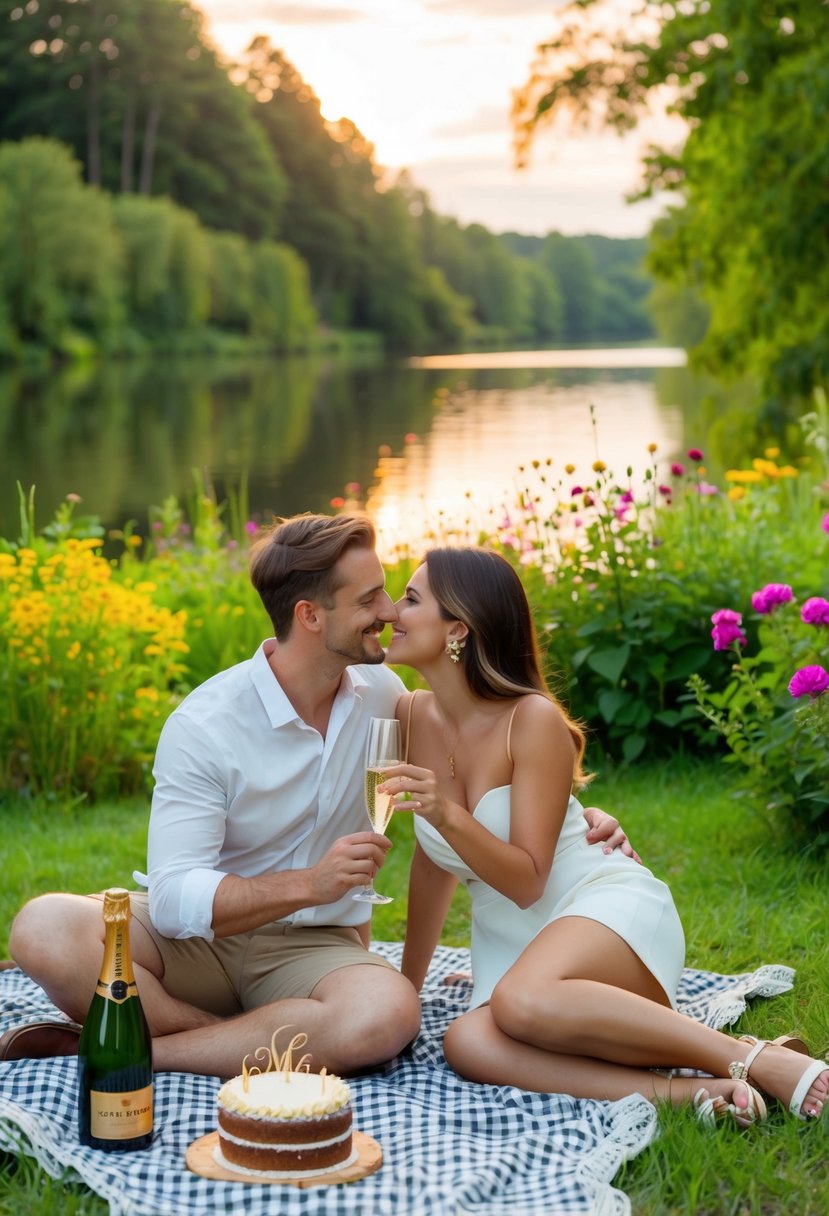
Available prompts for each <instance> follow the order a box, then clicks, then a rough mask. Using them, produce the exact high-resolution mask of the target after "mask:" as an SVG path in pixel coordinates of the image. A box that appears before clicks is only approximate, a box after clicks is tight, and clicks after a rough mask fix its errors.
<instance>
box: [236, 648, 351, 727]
mask: <svg viewBox="0 0 829 1216" xmlns="http://www.w3.org/2000/svg"><path fill="white" fill-rule="evenodd" d="M251 682H252V683H253V686H254V688H255V689H256V691H257V692H258V694H259V697H260V699H261V701H262V704H263V706H264V708H265V713H266V714H267V715H268V718H269V719H270V723H271V726H273V727H274V728H276V727H278V726H286V725H287V723H288V722H301V721H302V719H301V718H300V716H299V714H298V713H297V711H296V710H295V709H294V707H293V705H292V704H291V702H290V700H289V698H288V696H287V695H286V693H285V691H284V689H283V688H282V685H281V684H280V683H279V680H277V678H276V676H275V675H274V672H273V669H272V668H271V665H270V663H269V662H268V659H267V656H266V655H265V643H264V642H263V643H262V645H261V646H260V647H259V649H258V650H257V651H256V653H255V654H254V656H253V658H252V659H251ZM367 685H368V681H367V680H366V678H365V676H364V675H363V673H362V669H361V666H360V665H359V664H357V665H355V666H354V667H346V669H345V671H344V672H343V676H342V680H341V681H340V687H339V688H338V690H337V696H336V698H335V701H343V700H346V699H348V700H350V701H353V700H355V699H360V693H361V691H362V690H363V689H364V688H365V687H366V686H367Z"/></svg>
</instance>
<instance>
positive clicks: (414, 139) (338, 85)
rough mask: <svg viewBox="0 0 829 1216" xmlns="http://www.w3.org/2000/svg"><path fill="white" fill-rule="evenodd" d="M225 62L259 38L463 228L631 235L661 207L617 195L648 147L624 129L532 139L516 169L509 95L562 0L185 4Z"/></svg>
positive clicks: (210, 0)
mask: <svg viewBox="0 0 829 1216" xmlns="http://www.w3.org/2000/svg"><path fill="white" fill-rule="evenodd" d="M194 3H195V4H196V7H198V8H200V9H201V10H202V11H203V12H204V14H205V16H206V17H207V19H208V33H209V35H210V36H211V37H212V38H213V41H214V42H215V43H216V44H217V45H218V47H219V48H220V49H221V50H222V51H223V52H224V53H225V54H227V55H228V56H231V57H232V56H233V55H235V54H238V53H239V52H241V51H242V50H243V49H244V48H245V46H247V44H248V43H249V42H250V40H251V38H252V37H253V36H254V35H255V34H267V35H268V36H269V37H270V38H271V41H272V42H273V43H274V45H275V46H277V47H279V48H280V49H281V50H283V51H284V53H285V54H286V56H287V57H288V59H289V60H291V62H292V63H293V64H294V65H295V66H296V67H297V69H298V70H299V71H300V72H301V74H302V75H303V76H304V78H305V80H306V81H307V83H308V84H310V85H311V87H312V88H313V89H314V91H315V92H316V94H317V96H318V97H319V99H320V102H321V105H322V112H323V114H324V115H325V117H326V118H329V119H336V118H340V117H342V116H346V117H348V118H350V119H352V120H353V121H354V122H355V123H356V124H357V126H358V127H359V128H360V130H361V131H362V133H363V134H364V135H365V136H366V138H367V139H369V140H370V141H371V142H372V143H373V144H374V145H375V149H376V160H377V162H378V164H380V165H383V166H385V167H386V168H389V169H398V168H402V167H407V168H408V169H409V170H410V171H411V173H412V176H413V178H414V180H415V182H416V184H417V185H418V186H420V187H422V188H423V189H425V190H426V191H427V192H428V194H429V197H430V201H431V205H432V207H433V209H434V210H436V211H438V212H439V213H440V214H442V215H452V216H455V217H456V218H457V219H458V220H460V221H461V222H463V223H472V222H473V221H477V222H480V223H482V224H485V225H486V226H487V227H488V228H490V229H491V230H493V231H495V232H500V231H505V230H507V229H512V230H516V231H519V232H527V233H544V232H548V231H550V230H552V229H555V230H557V231H559V232H563V233H566V234H568V235H572V234H576V233H581V232H600V233H604V234H606V235H608V236H640V235H643V234H644V233H645V232H646V231H647V229H648V228H649V226H650V224H651V222H652V220H653V218H654V216H655V215H656V214H658V212H659V210H660V204H659V203H657V202H650V201H649V202H645V203H637V204H635V205H633V206H630V205H627V204H626V203H625V202H624V195H625V193H626V192H627V191H629V190H630V189H631V188H632V187H633V186H634V185H635V183H636V181H637V164H638V158H639V153H640V150H641V148H642V146H643V144H644V143H645V142H647V141H646V139H645V136H644V134H643V133H639V132H634V133H633V134H632V135H630V136H628V137H626V138H625V139H624V140H621V139H619V138H618V137H617V136H615V135H612V134H609V133H608V134H604V135H601V136H592V135H591V136H587V135H584V134H581V135H579V136H578V137H572V138H569V139H566V140H561V139H559V140H558V141H556V143H555V145H554V143H553V140H552V138H551V137H550V136H547V137H541V136H539V137H538V139H537V143H536V146H535V150H534V153H533V157H532V163H531V166H530V168H529V169H528V170H523V171H518V170H516V169H515V168H514V167H513V160H512V147H511V133H510V123H509V111H510V105H511V99H512V90H513V89H514V88H516V87H517V86H519V85H521V84H522V83H523V82H524V81H525V80H526V77H527V75H528V71H529V67H530V64H531V62H532V60H533V58H534V54H535V48H536V46H537V44H538V43H539V42H540V41H543V40H544V39H545V38H548V37H549V36H550V35H551V33H552V30H553V13H554V11H555V9H556V8H560V7H562V0H342V2H341V0H296V2H295V3H280V0H247V2H245V3H239V0H194Z"/></svg>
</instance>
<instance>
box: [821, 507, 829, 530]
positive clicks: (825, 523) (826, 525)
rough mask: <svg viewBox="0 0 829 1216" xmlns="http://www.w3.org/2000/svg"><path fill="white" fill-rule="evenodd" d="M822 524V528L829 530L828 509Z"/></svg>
mask: <svg viewBox="0 0 829 1216" xmlns="http://www.w3.org/2000/svg"><path fill="white" fill-rule="evenodd" d="M820 526H821V528H823V531H824V532H829V511H827V512H826V514H825V515H824V517H823V522H822V523H821V525H820Z"/></svg>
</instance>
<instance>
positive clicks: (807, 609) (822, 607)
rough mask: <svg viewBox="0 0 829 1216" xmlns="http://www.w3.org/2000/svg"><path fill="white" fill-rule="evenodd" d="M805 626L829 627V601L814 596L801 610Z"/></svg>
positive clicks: (801, 617)
mask: <svg viewBox="0 0 829 1216" xmlns="http://www.w3.org/2000/svg"><path fill="white" fill-rule="evenodd" d="M800 619H801V621H802V622H803V624H804V625H829V600H824V599H822V598H821V597H820V596H819V595H813V596H812V598H811V599H809V600H807V601H806V603H805V604H804V605H803V607H802V608H801V609H800Z"/></svg>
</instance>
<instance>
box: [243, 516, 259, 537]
mask: <svg viewBox="0 0 829 1216" xmlns="http://www.w3.org/2000/svg"><path fill="white" fill-rule="evenodd" d="M245 531H246V532H247V534H248V536H253V535H254V534H255V533H256V532H258V531H259V524H258V523H257V522H256V520H255V519H249V520H248V522H247V523H246V524H245Z"/></svg>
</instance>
